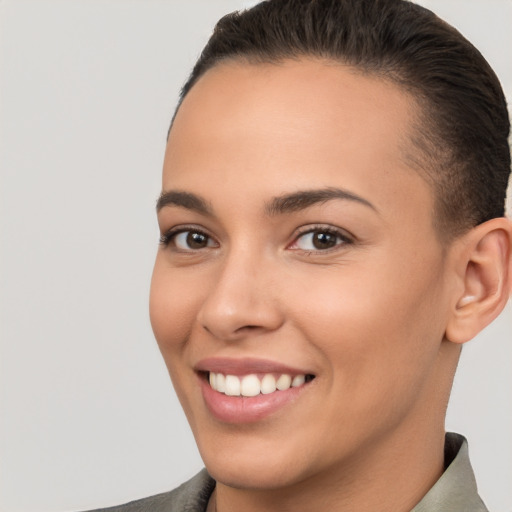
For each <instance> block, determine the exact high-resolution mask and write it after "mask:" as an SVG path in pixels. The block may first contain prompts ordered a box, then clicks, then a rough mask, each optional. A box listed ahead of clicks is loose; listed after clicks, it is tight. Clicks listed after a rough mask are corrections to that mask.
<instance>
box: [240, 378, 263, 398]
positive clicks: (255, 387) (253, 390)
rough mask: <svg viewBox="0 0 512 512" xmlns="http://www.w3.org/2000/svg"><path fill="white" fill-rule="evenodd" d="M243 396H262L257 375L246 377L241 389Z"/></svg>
mask: <svg viewBox="0 0 512 512" xmlns="http://www.w3.org/2000/svg"><path fill="white" fill-rule="evenodd" d="M240 391H241V395H242V396H256V395H259V394H260V379H258V377H256V375H246V376H245V377H244V378H243V379H242V385H241V387H240Z"/></svg>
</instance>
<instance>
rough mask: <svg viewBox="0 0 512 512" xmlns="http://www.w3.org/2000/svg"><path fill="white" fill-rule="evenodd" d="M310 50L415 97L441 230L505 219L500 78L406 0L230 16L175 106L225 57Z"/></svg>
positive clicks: (419, 164)
mask: <svg viewBox="0 0 512 512" xmlns="http://www.w3.org/2000/svg"><path fill="white" fill-rule="evenodd" d="M309 56H310V57H318V58H324V59H330V60H334V61H338V62H342V63H344V64H348V65H350V66H353V67H354V68H356V69H358V70H360V71H361V72H364V73H370V74H373V75H376V76H380V77H382V78H384V79H388V80H391V81H393V82H394V83H396V84H397V85H399V86H400V87H402V88H403V89H404V90H406V91H408V92H409V93H411V94H412V96H413V97H414V98H415V99H416V101H417V103H418V105H419V106H420V109H419V110H420V112H421V115H420V120H419V122H418V123H416V126H415V128H416V129H415V130H414V133H413V135H412V137H411V147H412V148H414V150H413V151H406V153H407V156H408V158H409V160H410V162H411V164H412V165H413V167H415V168H417V169H418V170H419V172H421V173H422V175H423V176H424V177H425V178H426V179H427V181H428V182H429V183H430V184H431V186H432V187H433V190H434V193H435V197H436V212H435V216H434V217H435V219H434V220H435V224H436V227H437V229H438V232H440V233H441V234H442V235H444V236H447V237H453V236H457V235H459V234H461V233H463V232H465V231H466V230H467V229H469V228H471V227H473V226H475V225H477V224H480V223H482V222H484V221H486V220H489V219H491V218H494V217H501V216H503V215H504V209H505V197H506V189H507V183H508V179H509V174H510V148H509V144H508V136H509V131H510V121H509V116H508V111H507V105H506V100H505V97H504V94H503V91H502V88H501V85H500V83H499V80H498V78H497V76H496V74H495V73H494V71H493V70H492V69H491V67H490V66H489V64H488V63H487V61H486V60H485V59H484V57H483V56H482V55H481V53H480V52H479V51H478V50H477V49H476V48H475V47H474V46H473V45H472V44H471V43H470V42H469V41H468V40H467V39H465V38H464V37H463V36H462V35H461V34H460V33H459V32H458V31H457V30H456V29H454V28H453V27H451V26H450V25H448V24H447V23H445V22H444V21H442V20H441V19H440V18H438V17H437V16H436V15H435V14H434V13H432V12H431V11H429V10H428V9H425V8H424V7H421V6H419V5H417V4H414V3H412V2H409V1H406V0H267V1H264V2H261V3H259V4H258V5H256V6H254V7H253V8H251V9H248V10H244V11H237V12H234V13H231V14H228V15H227V16H224V17H223V18H222V19H221V20H220V21H219V22H218V23H217V25H216V27H215V30H214V32H213V35H212V36H211V38H210V40H209V41H208V43H207V45H206V47H205V48H204V50H203V52H202V53H201V56H200V57H199V59H198V61H197V63H196V65H195V67H194V69H193V71H192V73H191V75H190V77H189V78H188V80H187V82H186V83H185V85H184V87H183V89H182V91H181V96H180V102H179V104H178V107H177V109H176V111H177V110H178V109H179V105H180V104H181V102H182V101H183V99H184V98H185V96H186V95H187V93H188V92H189V91H190V89H191V88H192V87H193V86H194V84H195V83H196V82H197V81H198V80H199V78H200V77H201V76H202V75H203V74H204V73H205V72H206V71H207V70H208V69H210V68H212V67H213V66H215V65H216V64H218V63H220V62H222V61H224V60H226V59H240V60H245V61H248V62H250V63H269V62H270V63H279V62H282V61H283V60H286V59H298V58H301V57H309ZM175 115H176V114H175ZM171 126H172V124H171Z"/></svg>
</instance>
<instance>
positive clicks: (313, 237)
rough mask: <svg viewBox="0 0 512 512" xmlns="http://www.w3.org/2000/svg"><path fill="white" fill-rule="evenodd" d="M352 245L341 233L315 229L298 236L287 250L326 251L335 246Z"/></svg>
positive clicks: (332, 230)
mask: <svg viewBox="0 0 512 512" xmlns="http://www.w3.org/2000/svg"><path fill="white" fill-rule="evenodd" d="M349 243H352V241H351V240H350V238H348V237H347V236H346V235H344V234H343V233H341V232H339V231H337V230H334V229H327V228H315V229H310V230H309V231H306V232H305V233H302V234H301V235H299V236H298V237H297V238H296V239H295V240H294V242H293V243H292V245H291V246H289V249H298V250H301V251H310V252H311V251H327V250H329V249H333V248H335V247H337V246H340V245H344V244H349Z"/></svg>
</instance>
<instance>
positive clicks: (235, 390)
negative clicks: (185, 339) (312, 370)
mask: <svg viewBox="0 0 512 512" xmlns="http://www.w3.org/2000/svg"><path fill="white" fill-rule="evenodd" d="M208 380H209V382H210V386H211V387H212V389H214V390H215V391H218V392H219V393H224V394H226V395H228V396H246V397H252V396H257V395H259V394H260V393H261V394H263V395H268V394H270V393H274V392H275V391H276V390H278V391H286V390H287V389H290V387H295V388H296V387H299V386H302V385H303V384H304V383H305V381H306V376H305V375H295V376H294V377H293V379H292V377H291V375H288V374H286V373H283V374H282V375H280V376H279V378H278V379H277V380H276V378H275V376H274V375H273V374H271V373H267V374H265V375H264V376H263V377H262V379H261V381H260V379H259V378H258V376H257V375H254V374H250V375H245V376H243V377H238V376H236V375H224V374H223V373H214V372H210V373H209V376H208Z"/></svg>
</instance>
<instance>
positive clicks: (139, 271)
mask: <svg viewBox="0 0 512 512" xmlns="http://www.w3.org/2000/svg"><path fill="white" fill-rule="evenodd" d="M253 3H255V2H244V1H241V0H214V1H211V0H202V1H201V0H187V1H184V0H183V1H172V0H167V1H164V0H32V1H31V0H3V1H1V0H0V23H1V25H0V38H1V39H0V48H1V50H0V70H1V73H0V94H1V96H0V108H1V116H0V130H1V132H0V144H1V146H0V166H1V176H0V180H1V181H0V249H1V251H0V336H1V353H0V355H1V359H0V400H1V401H0V427H1V432H0V434H1V435H0V476H1V480H0V510H1V511H2V512H44V511H52V512H61V511H71V510H81V509H86V508H92V507H98V506H106V505H111V504H118V503H122V502H126V501H128V500H131V499H134V498H138V497H143V496H147V495H150V494H154V493H157V492H161V491H164V490H168V489H171V488H173V487H174V486H176V485H177V484H179V483H181V482H182V481H184V480H185V479H187V478H188V477H190V476H192V475H193V474H194V473H195V472H196V471H197V470H199V469H200V468H201V466H202V463H201V460H200V458H199V455H198V453H197V450H196V448H195V444H194V441H193V438H192V436H191V434H190V433H189V429H188V425H187V423H186V421H185V418H184V415H183V414H182V412H181V409H180V406H179V404H178V402H177V400H176V398H175V396H174V392H173V390H172V387H171V384H170V381H169V378H168V376H167V372H166V369H165V367H164V364H163V362H162V360H161V358H160V354H159V352H158V349H157V346H156V343H155V342H154V340H153V336H152V332H151V328H150V325H149V319H148V313H147V310H148V306H147V299H148V290H149V280H150V275H151V267H152V262H153V257H154V254H155V251H156V248H157V239H158V231H157V226H156V217H155V213H154V205H155V199H156V197H157V195H158V193H159V188H160V170H161V165H162V159H163V152H164V147H165V136H166V131H167V127H168V124H169V120H170V118H171V115H172V112H173V108H174V105H175V102H176V99H177V94H178V91H179V88H180V86H181V85H182V83H183V82H184V80H185V78H186V76H187V74H188V71H189V70H190V68H191V66H192V64H193V62H194V60H195V58H196V57H197V55H198V53H199V51H200V49H201V47H202V45H203V44H204V43H205V42H206V40H207V37H208V35H209V33H210V32H211V29H212V27H213V24H214V22H215V21H216V20H217V19H218V18H219V17H220V16H221V15H222V14H224V13H226V12H229V11H231V10H234V9H237V8H241V7H245V6H248V5H250V4H253ZM423 3H424V4H425V5H427V6H428V7H431V8H432V9H433V10H434V11H436V12H438V14H440V15H441V16H442V17H445V18H446V19H447V20H448V21H449V22H451V23H452V24H454V25H455V26H456V27H458V28H459V29H460V30H461V31H462V32H463V33H464V34H465V35H466V36H467V37H468V38H469V39H470V40H472V41H473V42H474V43H475V44H476V45H477V46H478V47H479V48H480V49H481V51H482V52H483V54H484V55H485V56H486V57H487V58H488V60H489V61H490V62H491V64H492V65H493V67H494V68H495V69H496V71H497V73H498V75H499V76H500V77H501V80H502V83H503V85H504V87H505V89H506V91H507V94H508V97H509V98H512V95H511V92H512V59H511V57H510V49H511V48H512V31H511V30H510V26H511V25H512V2H511V1H510V0H486V1H483V0H431V1H427V0H425V1H424V2H423ZM509 208H510V206H509ZM511 342H512V308H511V307H510V304H509V306H508V309H507V310H506V311H505V313H504V314H503V315H502V316H501V317H500V318H499V319H498V320H497V321H496V322H495V323H494V324H493V325H492V326H491V327H489V328H488V329H487V330H486V331H485V332H484V333H482V335H481V336H479V337H478V339H477V340H474V341H472V342H471V343H469V344H468V345H467V347H466V348H465V350H464V353H463V357H462V361H461V364H460V368H459V371H458V375H457V377H456V381H455V387H454V391H453V395H452V402H451V406H450V409H449V411H448V419H447V428H448V429H449V430H455V431H458V432H462V433H464V434H465V435H466V436H467V437H468V439H469V443H470V455H471V458H472V461H473V464H474V467H475V470H476V473H477V479H478V481H479V487H480V490H481V494H482V496H483V497H484V499H485V501H486V502H487V504H488V506H489V507H490V508H491V510H493V511H495V512H500V511H511V510H512V485H511V483H512V435H511V433H512V406H511V394H512V376H511V371H510V368H511V361H512V343H511Z"/></svg>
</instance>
